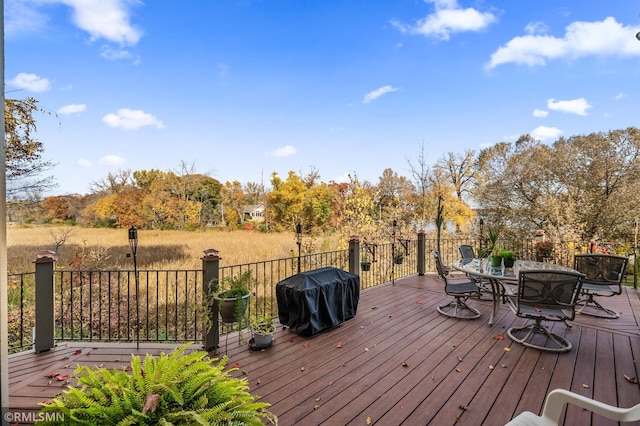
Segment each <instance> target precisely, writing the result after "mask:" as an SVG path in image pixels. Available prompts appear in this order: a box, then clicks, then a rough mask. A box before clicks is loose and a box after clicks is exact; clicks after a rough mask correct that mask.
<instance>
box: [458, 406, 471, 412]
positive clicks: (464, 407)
mask: <svg viewBox="0 0 640 426" xmlns="http://www.w3.org/2000/svg"><path fill="white" fill-rule="evenodd" d="M458 408H459V409H461V410H462V411H467V410H468V409H469V407H467V406H466V405H459V406H458Z"/></svg>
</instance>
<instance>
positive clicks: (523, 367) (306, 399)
mask: <svg viewBox="0 0 640 426" xmlns="http://www.w3.org/2000/svg"><path fill="white" fill-rule="evenodd" d="M484 298H486V297H484ZM447 300H448V296H446V295H444V292H443V291H442V282H441V281H439V280H438V279H437V278H435V277H434V276H422V277H420V276H412V277H408V278H403V279H400V280H397V281H396V285H393V286H392V285H390V284H385V285H383V286H379V287H376V288H372V289H367V290H364V291H362V292H361V297H360V303H359V306H358V313H357V315H356V316H355V318H353V319H351V320H349V321H347V322H345V323H344V324H342V325H340V326H338V327H336V328H335V329H332V330H329V331H325V332H323V333H320V334H318V335H316V336H313V337H302V336H298V335H297V334H295V333H293V332H291V331H290V330H288V329H283V327H282V326H280V325H279V326H278V327H277V328H278V331H277V333H276V336H275V342H274V344H273V345H272V347H270V348H268V349H266V350H263V351H251V350H249V349H248V347H247V345H246V344H244V343H242V344H238V336H237V334H233V335H230V336H229V338H228V340H227V339H224V338H223V339H222V341H221V348H219V350H218V351H217V353H214V354H211V355H212V356H215V357H221V356H223V355H225V354H226V355H228V356H229V365H230V366H233V365H234V364H235V365H237V366H238V370H237V371H234V372H233V373H232V375H234V376H236V377H245V378H246V379H247V381H248V383H249V386H250V390H251V392H252V393H254V394H256V395H260V396H261V397H262V399H263V400H265V401H267V402H269V403H270V404H272V407H271V411H272V412H274V413H275V414H276V415H278V418H279V424H280V425H285V426H286V425H296V424H300V425H320V424H325V425H348V424H352V425H366V424H369V423H370V424H378V425H400V424H406V425H427V424H433V425H441V424H445V425H446V424H450V425H453V424H456V425H471V426H474V425H501V424H504V423H505V422H507V421H508V420H509V419H511V418H512V417H513V416H514V415H516V414H518V413H520V412H521V411H523V410H529V411H533V412H536V413H538V412H540V410H541V407H542V404H543V403H544V399H545V397H546V394H547V393H548V392H549V391H550V390H552V389H555V388H558V387H562V388H565V389H570V390H572V391H575V392H578V393H581V394H583V395H586V396H590V397H592V396H595V397H596V398H598V399H600V400H603V401H605V402H609V403H612V404H617V405H619V406H631V405H634V404H637V403H639V402H640V387H639V386H638V385H637V384H633V383H630V382H629V381H628V380H626V379H625V378H624V375H627V376H629V377H638V376H640V374H639V371H638V370H639V368H638V363H637V362H636V359H639V357H640V329H639V328H638V318H640V297H639V295H638V291H637V290H634V289H630V288H625V289H624V291H623V294H621V295H619V296H616V297H612V298H608V299H605V300H604V301H603V304H605V305H606V306H608V307H611V308H613V309H616V310H617V311H619V312H621V316H620V318H618V319H616V320H603V319H601V318H593V317H588V316H586V315H578V316H577V317H576V320H575V321H574V322H573V327H572V328H571V329H569V330H566V329H565V326H564V325H563V324H561V323H556V324H553V329H554V331H555V332H557V333H558V334H560V335H564V336H566V337H567V338H568V339H569V340H570V341H571V342H572V343H573V345H574V348H573V350H572V351H571V352H569V353H566V354H552V353H544V352H540V351H538V350H535V349H531V348H525V347H523V346H522V345H519V344H516V343H513V342H512V341H511V340H510V339H509V337H508V336H507V335H506V330H507V328H508V327H510V326H512V325H519V324H524V323H525V321H524V320H523V319H520V318H516V317H515V316H514V315H513V313H512V312H511V310H510V309H509V308H508V307H507V306H506V305H504V306H501V307H500V310H499V312H498V315H497V317H496V321H495V324H494V326H493V327H489V326H488V324H487V320H488V318H489V315H490V310H491V305H490V302H489V301H488V300H471V302H470V303H472V304H474V305H475V306H476V307H478V308H479V309H480V311H481V313H482V317H481V318H480V319H477V320H455V319H451V318H447V317H445V316H443V315H440V314H438V312H437V311H436V309H435V308H436V306H437V305H438V304H440V303H443V302H445V301H447ZM605 302H606V303H605ZM500 335H502V337H503V339H500V338H497V337H500ZM248 337H249V336H248V333H244V334H243V336H242V340H243V341H246V340H247V338H248ZM175 346H176V345H166V344H164V345H163V344H151V343H144V344H143V343H141V344H140V351H139V353H140V354H144V353H152V354H158V353H160V351H164V352H169V351H170V350H172V349H173V348H174V347H175ZM192 348H193V349H200V348H201V346H200V345H199V344H194V345H192ZM505 348H507V349H508V350H505ZM136 352H137V351H136V348H135V344H131V343H98V342H95V343H94V342H89V343H79V342H66V343H60V344H58V345H57V347H56V348H55V349H54V350H52V351H49V352H46V353H43V354H38V355H36V354H34V353H33V352H24V353H20V354H14V355H11V356H10V357H9V380H10V392H9V394H10V406H11V408H12V409H19V408H22V409H37V406H38V403H39V402H42V401H44V400H46V399H48V398H51V397H52V396H54V395H55V394H56V393H58V392H61V391H62V390H63V389H64V388H65V386H66V385H65V383H64V382H58V381H56V380H55V379H54V380H51V379H50V378H48V377H46V375H47V374H48V373H50V372H59V373H65V374H68V373H69V372H71V371H72V370H73V368H74V367H75V366H76V365H77V364H78V363H80V364H83V365H89V366H94V365H98V366H99V365H103V366H105V367H109V368H123V367H124V366H126V365H128V364H129V362H130V357H131V354H132V353H136ZM49 381H51V384H49ZM71 383H72V384H73V380H72V382H71ZM583 385H586V386H583ZM566 416H567V421H566V423H567V424H579V423H580V422H584V423H585V424H589V423H590V422H593V424H611V423H609V422H605V421H603V420H602V419H598V418H594V419H593V420H592V419H591V418H590V415H589V413H587V412H584V410H579V409H569V410H566Z"/></svg>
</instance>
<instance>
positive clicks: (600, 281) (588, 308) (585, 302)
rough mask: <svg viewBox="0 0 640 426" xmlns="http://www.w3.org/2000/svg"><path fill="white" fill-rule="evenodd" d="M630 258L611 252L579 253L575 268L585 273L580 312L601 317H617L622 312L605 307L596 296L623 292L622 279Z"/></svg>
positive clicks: (579, 303)
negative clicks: (611, 253)
mask: <svg viewBox="0 0 640 426" xmlns="http://www.w3.org/2000/svg"><path fill="white" fill-rule="evenodd" d="M628 261H629V259H628V258H626V257H623V256H614V255H610V254H577V255H576V256H575V259H574V261H573V269H575V270H576V271H579V272H582V273H583V274H584V275H585V278H584V280H583V281H582V295H581V298H580V300H579V301H578V312H580V313H581V314H585V315H591V316H594V317H600V318H610V319H615V318H618V317H619V316H620V314H619V313H618V312H616V311H614V310H613V309H609V308H605V307H604V306H602V305H601V304H600V303H598V301H597V300H596V299H595V298H596V297H611V296H615V295H618V294H620V293H622V279H623V278H624V272H625V270H626V268H627V262H628Z"/></svg>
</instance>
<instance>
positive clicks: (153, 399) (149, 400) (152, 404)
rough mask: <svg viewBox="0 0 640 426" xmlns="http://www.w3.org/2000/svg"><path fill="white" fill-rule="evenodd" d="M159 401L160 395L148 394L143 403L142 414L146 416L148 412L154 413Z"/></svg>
mask: <svg viewBox="0 0 640 426" xmlns="http://www.w3.org/2000/svg"><path fill="white" fill-rule="evenodd" d="M159 400H160V395H159V394H157V393H148V394H147V397H146V399H145V401H144V407H142V414H146V413H148V412H149V411H151V412H152V413H154V412H155V411H156V408H157V407H158V401H159Z"/></svg>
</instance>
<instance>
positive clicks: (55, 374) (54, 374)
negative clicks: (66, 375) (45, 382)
mask: <svg viewBox="0 0 640 426" xmlns="http://www.w3.org/2000/svg"><path fill="white" fill-rule="evenodd" d="M59 375H60V373H49V374H47V375H46V376H45V377H48V378H50V379H52V378H54V377H56V376H59Z"/></svg>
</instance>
